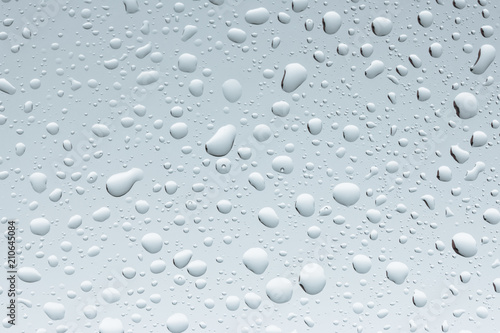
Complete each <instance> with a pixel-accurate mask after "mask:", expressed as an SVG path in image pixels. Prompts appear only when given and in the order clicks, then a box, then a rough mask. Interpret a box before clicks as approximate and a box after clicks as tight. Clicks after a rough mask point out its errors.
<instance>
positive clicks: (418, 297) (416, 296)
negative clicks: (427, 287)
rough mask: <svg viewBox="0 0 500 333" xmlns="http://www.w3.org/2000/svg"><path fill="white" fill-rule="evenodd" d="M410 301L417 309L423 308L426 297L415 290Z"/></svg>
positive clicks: (421, 292)
mask: <svg viewBox="0 0 500 333" xmlns="http://www.w3.org/2000/svg"><path fill="white" fill-rule="evenodd" d="M412 301H413V304H415V306H416V307H417V308H421V307H424V306H425V304H427V295H426V294H425V293H424V292H423V291H420V290H418V289H415V292H414V293H413V297H412Z"/></svg>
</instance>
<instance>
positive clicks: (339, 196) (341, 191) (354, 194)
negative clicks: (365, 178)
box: [332, 183, 361, 207]
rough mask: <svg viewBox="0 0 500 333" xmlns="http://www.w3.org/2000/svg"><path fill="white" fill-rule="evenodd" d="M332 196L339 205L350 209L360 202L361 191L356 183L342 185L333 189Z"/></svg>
mask: <svg viewBox="0 0 500 333" xmlns="http://www.w3.org/2000/svg"><path fill="white" fill-rule="evenodd" d="M332 195H333V199H335V201H337V202H338V203H339V204H341V205H344V206H346V207H349V206H352V205H354V204H355V203H356V202H358V200H359V198H360V196H361V191H360V189H359V186H358V185H356V184H354V183H340V184H338V185H336V186H335V187H334V188H333V191H332Z"/></svg>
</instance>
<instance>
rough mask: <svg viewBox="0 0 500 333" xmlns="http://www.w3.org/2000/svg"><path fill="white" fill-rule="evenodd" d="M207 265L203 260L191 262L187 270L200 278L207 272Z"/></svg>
mask: <svg viewBox="0 0 500 333" xmlns="http://www.w3.org/2000/svg"><path fill="white" fill-rule="evenodd" d="M207 267H208V266H207V263H206V262H204V261H202V260H194V261H191V262H190V263H189V264H188V265H187V267H186V269H187V271H188V273H189V274H190V275H191V276H194V277H199V276H202V275H203V274H205V272H206V271H207Z"/></svg>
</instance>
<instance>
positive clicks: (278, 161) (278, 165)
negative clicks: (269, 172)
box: [271, 155, 293, 174]
mask: <svg viewBox="0 0 500 333" xmlns="http://www.w3.org/2000/svg"><path fill="white" fill-rule="evenodd" d="M271 165H272V168H273V170H274V171H276V172H279V173H284V174H289V173H292V171H293V160H292V158H291V157H289V156H286V155H280V156H277V157H275V158H274V160H273V162H272V164H271Z"/></svg>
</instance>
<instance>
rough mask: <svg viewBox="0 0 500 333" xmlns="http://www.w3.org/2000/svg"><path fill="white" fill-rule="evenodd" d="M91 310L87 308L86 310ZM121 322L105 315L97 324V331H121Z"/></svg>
mask: <svg viewBox="0 0 500 333" xmlns="http://www.w3.org/2000/svg"><path fill="white" fill-rule="evenodd" d="M90 311H91V310H90V309H88V310H87V312H90ZM123 332H124V327H123V323H122V321H121V320H120V319H118V318H111V317H105V318H103V319H102V321H101V323H100V324H99V333H123Z"/></svg>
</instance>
